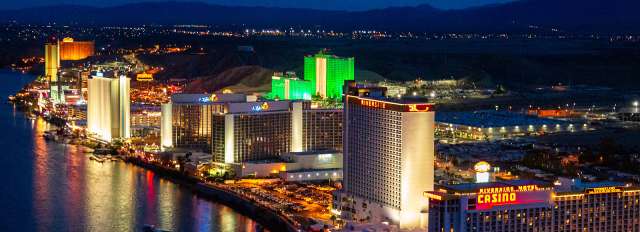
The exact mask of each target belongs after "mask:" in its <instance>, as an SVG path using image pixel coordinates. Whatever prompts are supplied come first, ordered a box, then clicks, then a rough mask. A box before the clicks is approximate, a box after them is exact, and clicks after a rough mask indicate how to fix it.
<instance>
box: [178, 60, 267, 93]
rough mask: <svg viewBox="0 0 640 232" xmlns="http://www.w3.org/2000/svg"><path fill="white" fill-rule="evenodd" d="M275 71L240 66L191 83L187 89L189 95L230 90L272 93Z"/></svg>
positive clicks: (258, 67)
mask: <svg viewBox="0 0 640 232" xmlns="http://www.w3.org/2000/svg"><path fill="white" fill-rule="evenodd" d="M272 75H273V70H270V69H265V68H262V67H260V66H240V67H235V68H231V69H228V70H227V71H224V72H222V73H220V74H218V75H216V76H208V77H204V78H201V79H197V80H195V81H193V82H191V83H190V84H189V85H188V86H187V87H186V89H185V92H189V93H203V92H207V93H213V92H216V91H220V90H222V89H230V90H231V91H233V92H235V93H253V92H269V91H271V76H272Z"/></svg>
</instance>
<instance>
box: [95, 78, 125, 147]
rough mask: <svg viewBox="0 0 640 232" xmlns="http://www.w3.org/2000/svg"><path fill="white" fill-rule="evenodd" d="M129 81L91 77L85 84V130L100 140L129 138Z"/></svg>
mask: <svg viewBox="0 0 640 232" xmlns="http://www.w3.org/2000/svg"><path fill="white" fill-rule="evenodd" d="M130 81H131V80H130V79H129V78H127V77H126V76H120V77H119V78H105V77H98V76H94V77H93V78H91V79H89V81H88V85H89V88H88V93H87V94H88V95H89V97H88V101H87V128H88V130H89V132H91V133H94V134H95V135H97V136H98V137H99V138H100V139H103V140H105V141H111V140H112V139H114V138H129V137H130V136H131V128H130V126H131V115H130V104H131V98H130V97H129V86H130Z"/></svg>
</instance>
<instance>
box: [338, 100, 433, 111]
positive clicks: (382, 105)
mask: <svg viewBox="0 0 640 232" xmlns="http://www.w3.org/2000/svg"><path fill="white" fill-rule="evenodd" d="M348 101H349V103H353V104H357V105H361V106H364V107H369V108H378V109H385V110H393V111H398V112H432V111H433V108H434V105H433V104H429V103H418V104H400V103H395V102H387V101H379V100H373V99H365V98H359V97H354V96H349V98H348Z"/></svg>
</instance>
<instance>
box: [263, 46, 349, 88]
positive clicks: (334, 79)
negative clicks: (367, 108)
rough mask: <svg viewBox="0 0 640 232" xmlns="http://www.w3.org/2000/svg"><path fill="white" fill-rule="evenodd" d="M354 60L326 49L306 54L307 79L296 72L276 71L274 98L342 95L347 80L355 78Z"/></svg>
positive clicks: (305, 72) (273, 80)
mask: <svg viewBox="0 0 640 232" xmlns="http://www.w3.org/2000/svg"><path fill="white" fill-rule="evenodd" d="M354 65H355V59H354V58H353V57H349V58H342V57H338V56H335V55H330V54H327V53H326V51H325V50H323V51H320V52H319V53H317V54H315V55H311V56H305V57H304V79H298V78H296V77H295V76H293V75H290V74H289V75H282V74H276V75H274V76H273V78H272V81H271V88H272V92H271V94H270V95H271V98H274V99H275V98H277V99H283V100H289V99H291V100H293V99H307V100H309V99H311V96H314V95H318V96H320V97H322V98H338V99H341V98H342V86H343V85H344V82H345V81H349V80H354V70H355V66H354Z"/></svg>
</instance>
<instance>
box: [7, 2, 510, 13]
mask: <svg viewBox="0 0 640 232" xmlns="http://www.w3.org/2000/svg"><path fill="white" fill-rule="evenodd" d="M145 1H158V0H3V4H2V6H0V8H6V9H16V8H27V7H33V6H44V5H59V4H74V5H90V6H114V5H121V4H127V3H134V2H145ZM161 1H168V0H161ZM171 1H201V2H207V3H211V4H221V5H235V6H238V5H239V6H269V7H286V8H313V9H328V10H350V11H358V10H369V9H377V8H385V7H392V6H416V5H420V4H430V5H432V6H434V7H437V8H442V9H459V8H465V7H469V6H478V5H484V4H492V3H499V2H507V1H511V0H171Z"/></svg>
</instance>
